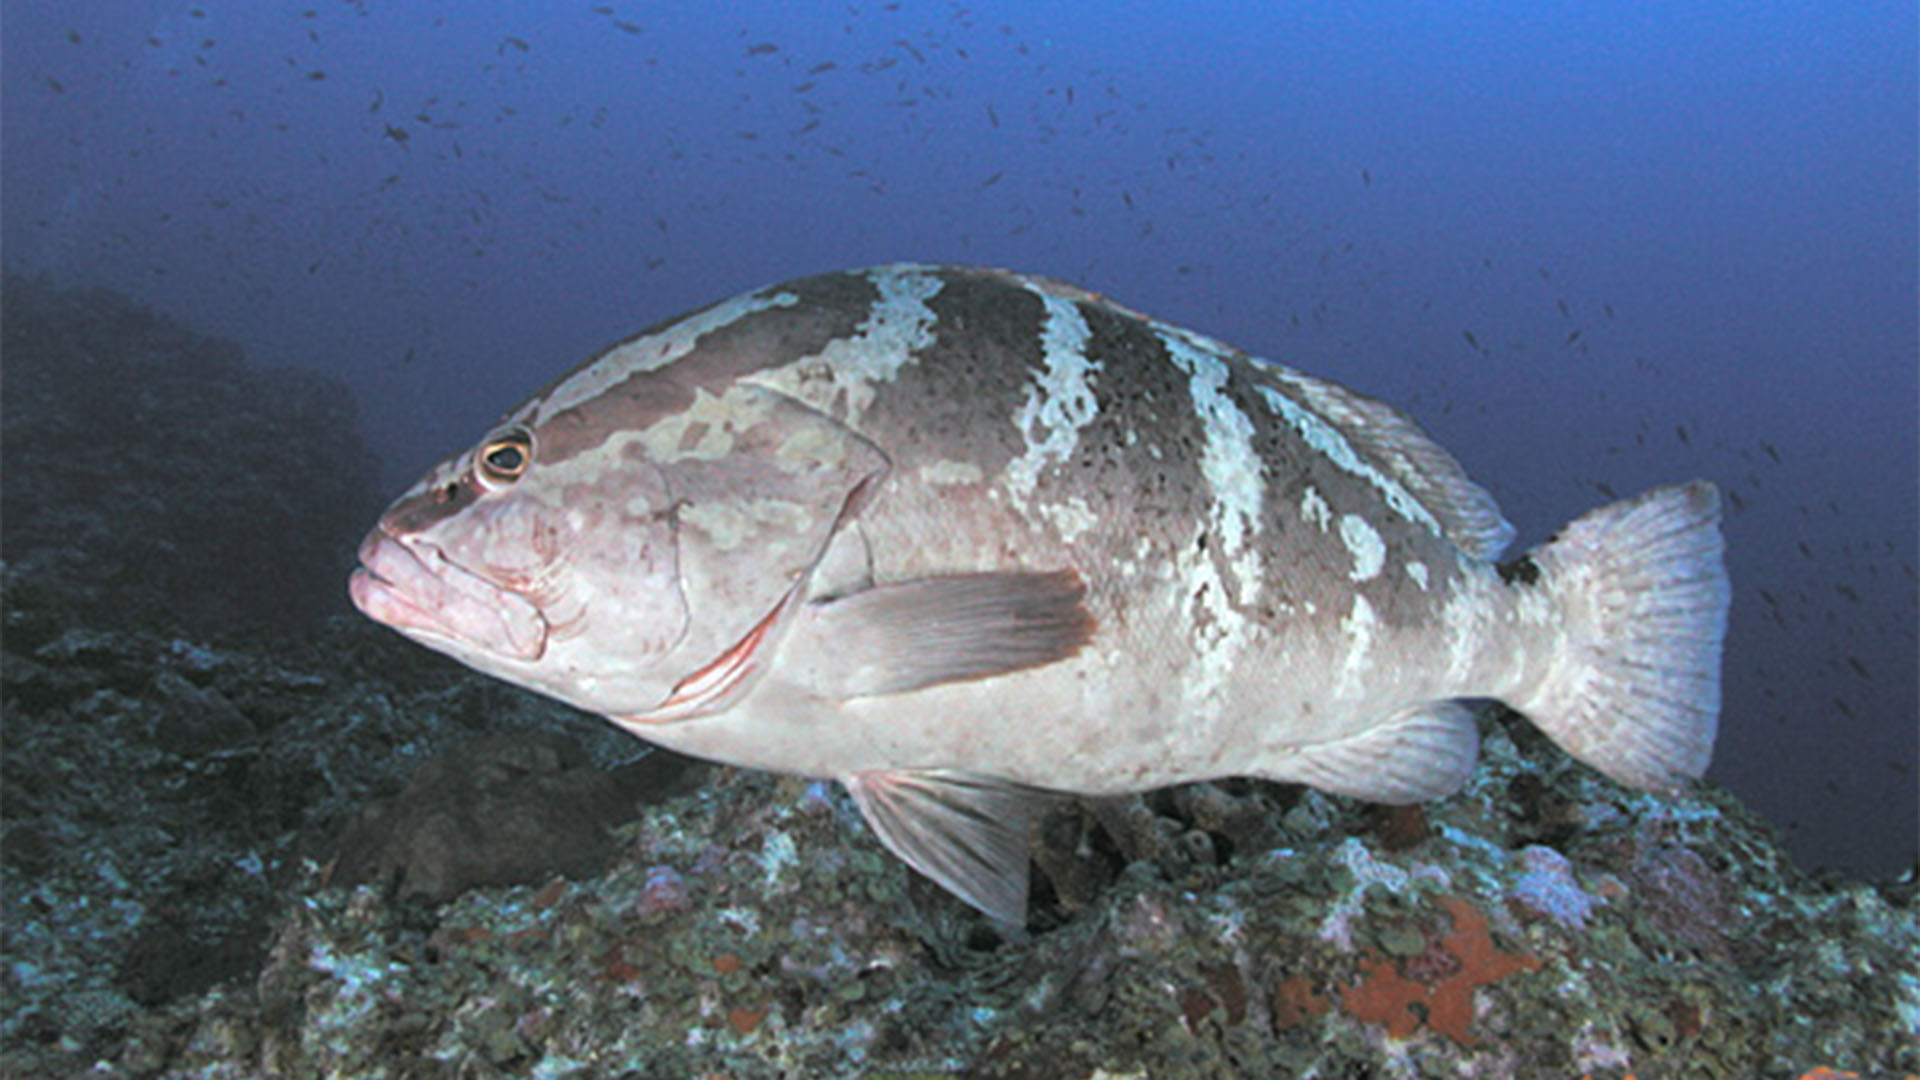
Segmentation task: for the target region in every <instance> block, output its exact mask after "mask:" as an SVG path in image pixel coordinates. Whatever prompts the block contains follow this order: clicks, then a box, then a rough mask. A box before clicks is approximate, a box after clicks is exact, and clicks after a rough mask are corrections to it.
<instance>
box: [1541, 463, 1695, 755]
mask: <svg viewBox="0 0 1920 1080" xmlns="http://www.w3.org/2000/svg"><path fill="white" fill-rule="evenodd" d="M1725 551H1726V542H1725V541H1724V540H1723V539H1722V538H1721V535H1720V490H1719V489H1718V488H1716V487H1714V486H1713V485H1712V484H1710V483H1708V482H1706V481H1704V480H1696V481H1694V482H1693V483H1690V484H1681V485H1677V486H1673V487H1663V488H1655V489H1654V490H1652V491H1649V492H1647V493H1645V494H1643V495H1640V496H1637V497H1635V498H1631V499H1623V500H1621V501H1620V502H1616V503H1613V504H1611V505H1608V506H1603V507H1601V508H1599V509H1598V510H1594V511H1591V512H1589V513H1587V514H1585V515H1583V516H1582V517H1580V518H1578V519H1576V520H1575V521H1574V522H1573V523H1572V524H1570V525H1568V526H1567V527H1566V528H1565V529H1564V530H1562V532H1561V533H1560V535H1558V536H1556V537H1554V538H1553V539H1552V540H1549V541H1548V542H1547V543H1546V544H1544V545H1542V546H1540V547H1539V548H1536V549H1535V550H1534V551H1532V552H1531V553H1529V555H1528V556H1527V558H1528V559H1530V560H1531V561H1532V563H1533V565H1534V567H1537V568H1538V570H1539V579H1538V580H1539V583H1540V584H1541V585H1544V586H1545V587H1546V588H1548V589H1550V590H1552V595H1553V599H1554V601H1555V603H1556V605H1557V606H1558V607H1559V608H1560V611H1561V614H1562V617H1563V624H1562V625H1563V629H1564V632H1565V633H1564V637H1563V639H1562V648H1561V650H1560V652H1559V654H1558V655H1557V656H1555V657H1554V658H1553V659H1552V660H1551V661H1550V663H1549V666H1548V670H1547V672H1546V674H1545V676H1544V677H1543V678H1542V679H1541V681H1540V682H1539V683H1538V684H1537V687H1536V688H1535V690H1534V692H1533V693H1532V694H1531V695H1528V696H1527V697H1526V698H1525V700H1517V701H1514V702H1512V704H1513V706H1514V707H1515V708H1517V709H1519V710H1520V711H1521V712H1524V713H1526V714H1527V716H1528V717H1529V718H1531V719H1532V720H1533V722H1534V723H1536V724H1538V725H1539V726H1540V728H1541V730H1543V731H1545V732H1546V733H1547V734H1548V735H1549V736H1551V737H1552V738H1553V741H1554V742H1556V743H1559V744H1560V746H1561V747H1562V748H1564V749H1565V750H1566V751H1567V752H1568V753H1570V754H1572V755H1573V756H1574V757H1577V758H1579V759H1580V760H1581V761H1584V762H1586V763H1587V764H1589V765H1592V766H1593V767H1594V768H1596V769H1599V770H1600V771H1601V772H1603V773H1605V774H1607V775H1608V776H1610V777H1612V778H1613V779H1615V780H1618V781H1619V782H1621V783H1623V784H1627V785H1630V786H1632V787H1637V788H1644V789H1648V790H1656V791H1665V790H1671V789H1673V788H1674V787H1676V786H1677V785H1678V783H1679V781H1680V780H1681V779H1682V778H1686V777H1697V776H1700V775H1701V774H1702V773H1704V772H1706V771H1707V763H1708V761H1710V760H1711V759H1712V757H1713V739H1714V734H1715V732H1716V731H1717V730H1718V727H1719V721H1720V647H1721V642H1722V641H1723V640H1724V638H1725V637H1726V629H1727V602H1728V598H1729V596H1730V594H1731V587H1730V586H1729V584H1728V581H1727V568H1726V562H1725V557H1724V556H1725Z"/></svg>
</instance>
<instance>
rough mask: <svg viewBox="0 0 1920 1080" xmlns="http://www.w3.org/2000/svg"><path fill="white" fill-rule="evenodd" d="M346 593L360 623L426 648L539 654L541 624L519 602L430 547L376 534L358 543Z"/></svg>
mask: <svg viewBox="0 0 1920 1080" xmlns="http://www.w3.org/2000/svg"><path fill="white" fill-rule="evenodd" d="M347 593H348V595H350V596H351V597H352V598H353V606H354V607H357V608H359V609H360V611H361V613H362V614H364V615H366V616H367V617H368V618H370V619H372V620H374V621H375V622H379V623H384V624H386V625H387V626H391V627H393V628H394V629H395V630H398V631H400V632H401V633H403V634H406V635H407V636H408V637H413V638H421V639H424V643H425V644H428V645H438V644H440V643H445V644H447V645H452V646H456V647H459V648H462V649H479V650H482V651H485V652H488V653H491V654H493V655H496V656H502V657H507V658H510V659H514V660H538V659H539V658H540V656H541V654H542V653H544V652H546V649H547V620H546V618H545V616H543V615H541V614H540V609H539V608H537V607H535V606H534V605H533V603H532V602H531V601H529V600H528V599H527V598H526V597H524V596H521V595H520V594H518V593H515V592H512V591H510V590H507V589H502V588H500V587H499V586H497V585H494V584H492V583H490V582H488V581H486V580H484V579H482V578H480V577H479V576H477V575H475V574H472V573H469V572H468V571H466V570H463V569H461V568H460V567H458V566H456V565H454V564H453V563H452V562H451V561H449V560H448V559H447V558H446V556H445V555H443V554H441V553H440V551H439V550H438V549H436V548H433V547H421V548H416V547H415V546H414V545H412V544H409V543H406V542H404V541H401V540H399V539H397V538H395V537H394V536H392V535H391V534H389V533H388V532H386V530H384V529H375V530H373V531H372V532H370V533H368V534H367V538H366V539H365V540H363V541H361V542H360V565H359V567H357V568H356V569H355V570H354V571H353V576H352V577H350V578H349V579H348V580H347ZM442 651H443V652H444V651H447V650H446V649H445V648H442Z"/></svg>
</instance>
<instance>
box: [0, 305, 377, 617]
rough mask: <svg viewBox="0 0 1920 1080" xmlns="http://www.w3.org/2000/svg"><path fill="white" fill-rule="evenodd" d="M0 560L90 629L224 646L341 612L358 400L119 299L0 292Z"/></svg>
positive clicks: (357, 453) (367, 467)
mask: <svg viewBox="0 0 1920 1080" xmlns="http://www.w3.org/2000/svg"><path fill="white" fill-rule="evenodd" d="M0 355H4V356H5V358H6V375H5V378H6V395H5V403H4V408H5V423H4V424H0V460H4V461H5V463H6V484H5V485H4V486H3V487H0V552H4V553H5V556H6V559H7V561H8V562H9V563H10V564H13V565H16V566H26V567H30V568H32V569H34V570H35V571H36V573H35V574H33V575H32V577H31V579H30V581H31V583H32V585H33V586H34V587H38V585H40V584H41V583H49V584H53V585H57V586H59V587H60V588H61V591H62V593H63V596H64V599H65V600H66V601H67V602H68V603H70V604H74V605H77V606H78V607H79V609H80V610H81V612H82V613H83V614H85V615H86V616H87V617H88V619H89V620H90V621H91V622H93V623H94V624H96V625H99V624H113V625H139V626H155V625H176V626H180V627H183V628H185V629H188V630H190V631H192V632H194V633H196V634H199V635H202V636H215V637H226V636H234V635H242V634H247V633H252V632H258V631H259V630H261V629H263V628H265V629H270V630H296V629H298V628H299V627H301V626H302V625H303V624H304V623H305V622H306V621H307V620H309V619H312V618H314V617H316V616H318V615H320V614H324V613H326V612H329V611H336V612H337V611H344V610H346V605H345V602H344V599H343V597H342V594H341V586H340V577H341V575H342V574H343V573H345V570H346V568H347V567H350V566H351V565H352V562H353V552H354V547H355V545H356V544H357V543H358V542H359V539H360V535H361V533H363V532H364V531H365V530H366V526H367V522H368V521H369V520H370V519H371V517H372V515H374V514H376V513H378V512H379V508H380V501H379V495H378V492H377V491H375V482H376V481H375V477H376V475H377V468H376V463H375V460H374V458H373V455H372V454H371V453H370V452H369V451H368V449H367V447H366V444H365V443H364V442H363V441H362V440H361V438H360V435H359V431H358V429H357V427H356V425H355V422H354V402H353V396H352V394H351V393H349V392H348V390H347V388H346V387H345V386H344V385H342V384H341V383H339V382H337V381H335V380H332V379H328V378H326V377H324V376H321V375H317V374H314V373H311V372H306V371H299V370H295V369H290V368H267V367H261V366H258V365H254V364H250V363H248V362H247V359H246V358H245V357H244V356H243V355H242V354H241V351H240V348H239V347H238V346H236V345H234V344H232V343H230V342H225V341H219V340H216V339H211V338H207V337H203V336H201V335H199V334H196V333H194V332H193V331H191V330H188V329H187V328H185V327H183V326H180V325H179V324H177V323H175V322H173V321H171V320H169V319H167V318H165V317H163V316H160V315H157V314H155V313H153V312H151V311H148V310H146V309H145V308H142V307H140V306H139V305H137V304H135V303H133V302H132V301H130V300H128V299H127V298H126V297H124V296H121V295H119V294H117V293H113V292H108V291H104V290H98V289H61V288H56V287H54V286H53V285H51V284H49V283H48V282H46V281H44V280H41V279H38V278H33V277H26V276H22V275H18V274H8V275H6V278H5V281H4V283H3V284H0Z"/></svg>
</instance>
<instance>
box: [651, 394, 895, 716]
mask: <svg viewBox="0 0 1920 1080" xmlns="http://www.w3.org/2000/svg"><path fill="white" fill-rule="evenodd" d="M646 444H647V447H648V450H649V454H650V456H651V457H652V458H653V459H654V461H655V462H656V464H657V465H658V467H659V469H660V471H661V473H662V474H663V476H664V477H665V478H666V483H667V485H668V487H669V488H670V489H671V490H672V492H673V495H674V498H675V524H676V526H677V536H678V541H679V543H678V555H679V570H680V586H681V591H682V593H683V595H684V596H685V597H686V599H687V604H688V607H689V609H690V622H689V625H688V630H687V636H686V640H685V641H684V642H683V643H682V645H681V647H680V648H679V649H678V650H676V652H675V656H676V660H679V661H681V666H682V668H683V670H684V675H683V677H682V679H681V681H680V683H679V684H678V685H677V686H676V688H675V692H674V693H672V694H670V695H669V696H668V697H667V698H666V699H665V700H663V701H661V702H660V703H659V705H658V706H656V707H655V708H654V709H653V710H650V711H649V712H648V713H647V714H645V715H640V716H635V717H633V719H636V720H640V721H643V722H651V723H658V722H663V721H668V720H678V719H685V718H687V717H691V716H698V715H704V714H707V713H712V712H717V711H719V710H720V709H722V708H725V707H726V706H727V705H728V704H730V703H731V702H732V701H734V700H737V698H738V696H739V694H740V693H741V692H743V691H744V690H745V689H746V688H747V687H748V686H749V685H751V682H752V680H753V677H754V676H756V675H757V674H759V672H760V670H761V668H762V664H761V661H762V659H763V658H764V656H765V655H766V654H767V653H768V652H769V651H770V650H771V648H772V647H773V646H774V645H775V644H776V643H777V641H778V640H779V637H780V635H781V633H782V631H783V630H784V629H785V627H786V626H787V624H788V622H789V619H790V616H791V615H792V613H793V612H794V611H796V610H797V608H798V605H799V602H800V601H801V600H803V599H804V598H806V597H807V596H808V595H817V594H818V593H820V592H821V591H839V590H841V589H845V588H850V587H858V586H861V585H865V584H866V583H867V580H866V576H867V574H868V573H869V565H868V562H867V555H866V551H865V548H864V546H863V545H862V544H861V542H860V541H859V538H858V537H857V535H855V534H853V533H851V532H847V533H845V534H843V533H842V530H843V528H844V527H845V526H847V525H848V524H849V523H850V522H851V521H852V520H853V518H854V517H855V516H856V515H858V513H859V511H860V509H861V508H862V507H863V506H864V505H865V503H866V501H867V500H868V499H869V498H871V497H872V495H873V493H874V491H875V490H876V487H877V484H878V482H879V481H880V480H881V479H882V478H883V477H884V476H885V474H886V471H887V468H888V462H887V457H886V455H885V454H884V453H882V452H881V451H880V449H879V448H878V447H876V446H875V445H873V443H871V442H869V441H868V440H866V439H865V438H863V437H861V436H860V435H859V434H857V433H855V432H854V431H852V430H851V429H849V428H848V427H847V426H846V425H844V424H841V423H839V422H837V421H835V420H833V419H832V418H830V417H828V416H825V415H823V414H821V413H819V412H816V411H815V410H813V409H811V408H809V407H807V406H805V405H802V404H800V403H798V402H796V401H794V400H793V399H791V398H788V397H786V396H785V395H783V394H779V393H776V392H774V391H771V390H768V389H765V388H764V387H760V386H755V385H753V384H751V383H746V382H736V383H734V384H733V385H731V386H729V387H727V388H726V390H725V391H724V392H722V393H721V394H718V395H714V394H711V393H709V392H707V391H705V390H702V391H699V392H698V393H697V394H696V397H695V401H694V403H693V405H692V406H691V407H689V408H688V409H687V410H685V411H684V412H682V413H681V414H679V415H677V416H674V417H670V418H667V419H665V420H662V421H661V422H660V423H659V424H656V425H655V426H654V427H653V428H652V429H650V431H649V432H648V434H647V437H646ZM836 538H839V540H840V543H838V544H836ZM830 550H832V551H833V552H834V557H833V558H831V559H828V558H827V556H828V553H829V551H830ZM823 563H829V564H830V567H829V568H827V569H825V570H824V571H823V570H822V567H823Z"/></svg>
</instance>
